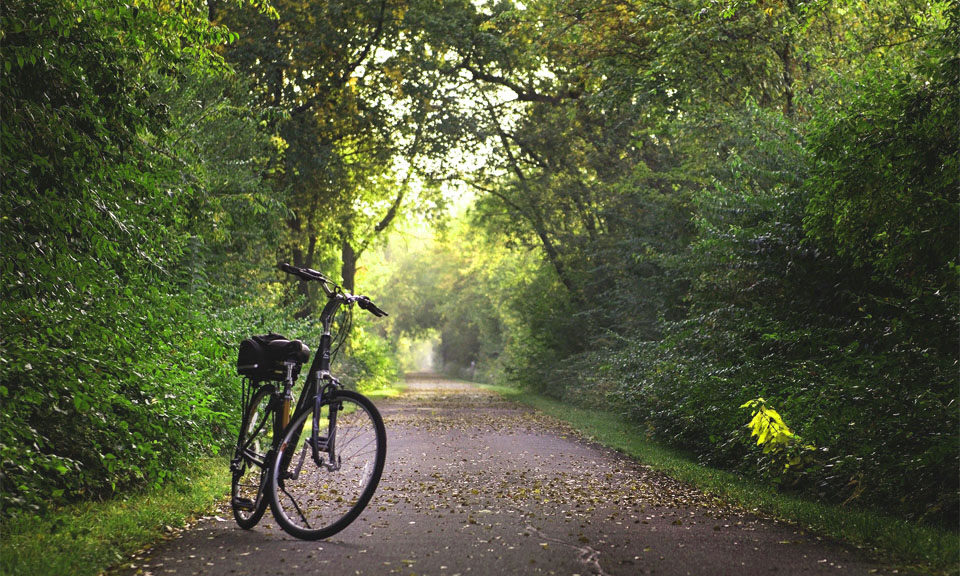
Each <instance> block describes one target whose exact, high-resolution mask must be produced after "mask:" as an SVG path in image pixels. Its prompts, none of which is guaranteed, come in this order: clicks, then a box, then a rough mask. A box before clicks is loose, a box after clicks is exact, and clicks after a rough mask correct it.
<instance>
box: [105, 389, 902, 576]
mask: <svg viewBox="0 0 960 576" xmlns="http://www.w3.org/2000/svg"><path fill="white" fill-rule="evenodd" d="M377 404H378V407H379V408H380V410H381V412H382V413H383V415H384V420H385V423H386V427H387V435H388V451H387V466H386V469H385V470H384V475H383V479H382V481H381V482H380V488H379V490H378V491H377V494H376V496H374V499H373V501H372V502H371V503H370V505H369V506H368V508H367V510H366V511H365V512H364V513H363V514H362V515H361V516H360V518H359V519H358V520H357V521H356V522H354V523H353V524H352V525H351V526H350V527H349V528H347V529H346V530H344V531H343V532H341V533H340V534H337V535H336V536H335V537H333V538H332V539H329V540H325V541H320V542H303V541H299V540H296V539H293V538H291V537H290V536H287V535H286V534H285V533H284V532H283V531H282V530H281V529H280V528H279V527H278V526H277V525H276V524H275V523H274V521H273V519H272V518H271V517H270V512H269V511H268V512H267V514H266V515H265V516H264V519H263V520H262V521H261V523H260V525H258V526H257V527H256V528H254V529H253V530H249V531H245V530H242V529H240V528H239V527H237V525H236V524H235V523H234V521H233V517H232V515H231V512H230V510H229V505H228V504H225V505H223V506H222V507H221V509H220V511H219V512H218V513H217V514H216V515H214V516H211V517H207V518H203V519H201V520H200V521H199V522H197V523H196V524H195V525H193V526H192V527H190V528H189V529H188V530H185V531H183V532H182V533H180V534H178V535H176V536H174V537H171V538H170V539H169V540H167V541H166V542H163V543H162V544H160V545H158V546H157V547H156V548H155V549H153V550H148V551H146V552H145V553H143V554H141V555H139V556H138V557H136V558H133V559H131V560H129V561H128V562H126V563H125V564H124V565H123V566H122V567H121V568H120V569H119V571H118V573H119V574H124V575H132V574H143V575H157V576H159V575H164V574H180V575H187V574H204V575H231V576H233V575H237V576H239V575H257V576H259V575H272V574H290V575H298V576H304V575H310V574H331V575H332V574H338V575H339V574H342V575H354V574H362V575H376V574H402V575H410V574H416V575H426V574H431V575H446V576H455V575H458V574H459V575H461V576H465V575H468V574H470V575H484V574H493V575H498V576H499V575H510V574H562V575H572V574H580V575H583V576H586V575H588V574H596V575H603V574H606V575H619V574H663V575H671V574H682V575H686V574H696V575H698V574H705V575H712V574H717V575H721V574H730V575H736V576H747V575H751V574H758V575H759V574H762V575H788V574H837V575H839V574H844V575H846V574H892V573H896V571H895V570H893V569H891V568H888V567H885V566H883V565H882V564H878V563H875V562H873V561H871V560H870V559H869V557H867V556H866V555H865V554H864V553H862V552H860V551H857V550H855V549H850V548H849V547H844V546H840V545H838V544H835V543H831V542H825V541H821V540H819V539H817V538H815V537H812V536H809V535H805V534H804V533H802V532H801V531H799V530H797V529H796V528H795V527H792V526H790V525H788V524H784V523H778V522H774V521H770V520H763V519H758V518H756V517H754V516H753V515H751V514H749V513H745V512H743V511H740V510H736V509H732V508H730V507H728V506H725V505H723V504H722V503H719V502H717V501H715V500H714V499H712V498H709V497H707V496H704V495H703V494H701V493H699V492H697V491H695V490H693V489H691V488H689V487H687V486H684V485H682V484H680V483H678V482H675V481H673V480H671V479H669V478H666V477H664V476H662V475H660V474H657V473H655V472H653V471H651V470H650V469H648V468H646V467H645V466H643V465H641V464H638V463H636V462H634V461H632V460H629V459H628V458H626V457H624V456H622V455H621V454H618V453H616V452H614V451H611V450H607V449H605V448H602V447H599V446H597V445H595V444H593V443H590V442H589V441H586V440H583V439H581V438H579V437H578V436H577V434H576V433H575V432H574V431H573V430H571V429H569V428H567V427H565V426H564V425H562V424H560V423H558V422H557V421H555V420H553V419H551V418H549V417H546V416H544V415H541V414H539V413H537V412H534V411H532V410H530V409H528V408H525V407H521V406H517V405H515V404H512V403H508V402H505V401H503V400H501V399H500V398H499V397H498V396H496V395H494V394H492V393H488V392H484V391H482V390H479V389H477V388H474V387H472V386H470V385H468V384H465V383H462V382H453V381H448V380H442V379H440V378H437V377H431V376H427V375H422V376H417V377H412V378H410V379H408V385H407V390H406V393H405V394H404V395H403V396H402V397H401V398H397V399H393V400H381V401H378V402H377Z"/></svg>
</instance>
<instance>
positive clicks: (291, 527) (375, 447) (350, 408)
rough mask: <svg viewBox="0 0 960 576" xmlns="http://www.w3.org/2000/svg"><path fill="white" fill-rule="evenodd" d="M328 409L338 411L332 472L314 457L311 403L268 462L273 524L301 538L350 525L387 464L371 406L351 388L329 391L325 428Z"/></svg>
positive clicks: (326, 534)
mask: <svg viewBox="0 0 960 576" xmlns="http://www.w3.org/2000/svg"><path fill="white" fill-rule="evenodd" d="M331 407H335V408H337V412H336V431H335V433H334V439H335V442H334V447H335V453H336V456H337V462H336V464H335V466H336V469H335V470H331V469H330V468H329V464H330V463H329V462H324V460H323V459H321V461H320V462H319V463H318V462H317V461H316V460H315V459H314V458H313V454H312V449H311V446H310V437H311V431H312V429H313V424H312V423H313V402H312V400H311V402H309V403H308V406H307V407H306V408H305V409H304V410H303V411H302V412H301V413H300V414H298V415H296V416H295V417H294V418H293V420H292V421H291V422H290V425H289V426H287V429H286V430H285V431H284V434H283V439H282V441H281V442H280V444H279V448H278V451H277V454H276V457H275V458H274V459H273V461H272V462H271V472H270V482H269V488H268V491H269V492H270V508H271V510H272V511H273V515H274V518H275V519H276V521H277V524H279V525H280V527H281V528H283V529H284V530H285V531H286V532H287V533H288V534H290V535H291V536H294V537H296V538H300V539H302V540H319V539H321V538H329V537H330V536H333V535H334V534H336V533H338V532H340V531H341V530H343V529H344V528H346V527H347V526H349V525H350V523H351V522H353V521H354V520H355V519H356V518H357V517H358V516H359V515H360V513H361V512H363V510H364V508H366V506H367V504H368V503H369V502H370V499H371V498H372V497H373V494H374V492H375V491H376V489H377V485H378V484H379V483H380V477H381V475H382V474H383V467H384V463H385V462H386V453H387V434H386V430H385V428H384V426H383V418H382V417H381V416H380V412H378V411H377V409H376V407H375V406H374V405H373V403H372V402H370V400H368V399H367V398H366V397H365V396H363V395H362V394H359V393H357V392H352V391H350V390H338V391H335V392H331V393H330V394H329V395H328V397H326V398H324V399H323V403H322V405H321V415H320V417H321V420H320V421H321V423H322V424H321V426H322V428H323V429H324V430H329V428H328V427H327V426H328V424H329V417H330V416H329V415H330V410H331ZM321 453H322V454H323V456H324V457H325V458H329V455H328V453H327V452H326V451H325V450H324V451H322V452H321Z"/></svg>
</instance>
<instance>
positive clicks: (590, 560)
mask: <svg viewBox="0 0 960 576" xmlns="http://www.w3.org/2000/svg"><path fill="white" fill-rule="evenodd" d="M527 530H528V531H530V532H533V533H534V534H536V535H537V536H539V537H540V538H542V539H543V540H547V541H549V542H556V543H557V544H562V545H563V546H567V547H569V548H573V549H574V550H576V551H577V552H579V554H578V555H577V560H578V561H579V562H580V563H581V564H583V565H585V566H587V567H588V568H590V570H591V571H592V572H593V573H594V574H596V576H610V575H609V574H607V573H606V572H604V571H603V567H602V566H600V551H599V550H595V549H594V548H592V547H590V546H587V545H586V544H584V545H583V546H577V545H576V544H571V543H569V542H566V541H564V540H561V539H559V538H554V537H552V536H547V535H546V534H544V533H543V532H542V531H540V530H538V529H536V528H535V527H533V526H527Z"/></svg>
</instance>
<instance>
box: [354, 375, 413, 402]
mask: <svg viewBox="0 0 960 576" xmlns="http://www.w3.org/2000/svg"><path fill="white" fill-rule="evenodd" d="M405 389H406V386H405V385H404V382H403V381H402V380H400V381H398V382H396V383H394V384H392V385H390V386H386V387H384V388H377V389H375V390H363V391H362V393H363V395H364V396H366V397H367V398H370V399H371V400H378V399H381V398H396V397H397V396H399V395H401V394H403V391H404V390H405Z"/></svg>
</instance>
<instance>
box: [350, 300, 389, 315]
mask: <svg viewBox="0 0 960 576" xmlns="http://www.w3.org/2000/svg"><path fill="white" fill-rule="evenodd" d="M357 306H359V307H361V308H363V309H364V310H366V311H367V312H369V313H371V314H373V315H374V316H376V317H377V318H382V317H384V316H389V314H387V313H386V312H384V311H383V310H381V309H380V308H378V307H377V305H376V304H374V303H373V301H371V300H370V298H369V297H367V296H361V297H360V298H358V299H357Z"/></svg>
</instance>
